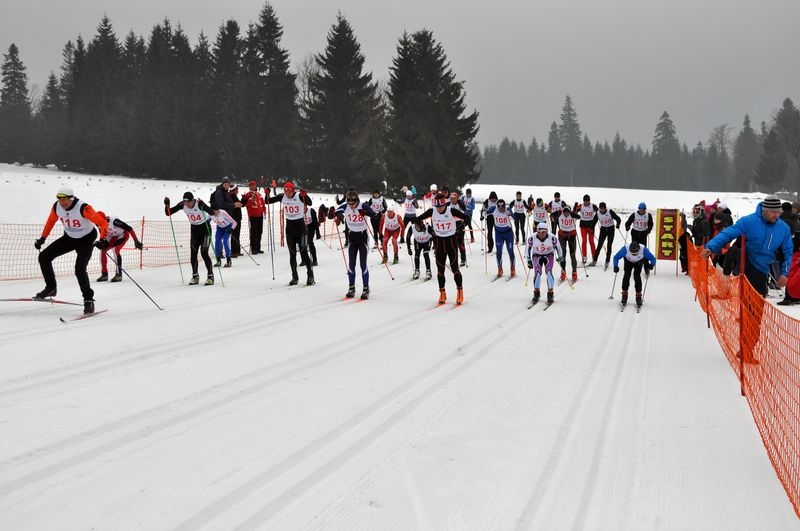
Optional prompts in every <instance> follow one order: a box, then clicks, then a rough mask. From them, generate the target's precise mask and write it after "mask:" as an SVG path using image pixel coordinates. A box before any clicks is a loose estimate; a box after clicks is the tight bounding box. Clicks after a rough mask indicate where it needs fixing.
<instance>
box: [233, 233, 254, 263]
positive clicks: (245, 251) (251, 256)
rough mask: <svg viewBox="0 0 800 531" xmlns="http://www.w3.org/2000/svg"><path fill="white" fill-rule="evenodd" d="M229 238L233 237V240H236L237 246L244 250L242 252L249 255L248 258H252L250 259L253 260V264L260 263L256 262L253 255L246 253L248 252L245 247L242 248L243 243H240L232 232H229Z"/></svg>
mask: <svg viewBox="0 0 800 531" xmlns="http://www.w3.org/2000/svg"><path fill="white" fill-rule="evenodd" d="M231 238H233V239H234V241H236V243H238V244H239V248H241V250H242V251H244V254H246V255H247V256H249V257H250V260H252V261H253V263H254V264H255V265H257V266H260V265H261V264H259V263H258V262H256V259H255V258H253V255H251V254H250V253H248V252H247V249H245V248H244V245H242V242H240V241H239V239H238V238H236V236H234V235H233V234H231Z"/></svg>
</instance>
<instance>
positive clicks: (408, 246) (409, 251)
mask: <svg viewBox="0 0 800 531" xmlns="http://www.w3.org/2000/svg"><path fill="white" fill-rule="evenodd" d="M406 249H408V256H411V246H410V245H406Z"/></svg>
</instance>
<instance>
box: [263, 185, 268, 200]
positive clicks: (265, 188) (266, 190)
mask: <svg viewBox="0 0 800 531" xmlns="http://www.w3.org/2000/svg"><path fill="white" fill-rule="evenodd" d="M264 195H265V196H267V197H269V188H267V187H266V186H265V187H264Z"/></svg>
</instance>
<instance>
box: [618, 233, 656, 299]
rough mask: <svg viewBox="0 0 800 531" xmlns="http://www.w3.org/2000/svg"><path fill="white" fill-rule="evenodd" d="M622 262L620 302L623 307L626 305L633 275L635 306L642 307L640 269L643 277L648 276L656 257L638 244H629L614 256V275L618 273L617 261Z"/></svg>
mask: <svg viewBox="0 0 800 531" xmlns="http://www.w3.org/2000/svg"><path fill="white" fill-rule="evenodd" d="M620 260H624V262H625V265H624V268H625V272H624V273H623V275H622V297H621V298H620V302H621V303H622V305H623V306H624V305H625V304H628V288H629V287H630V285H631V273H633V286H634V288H636V306H641V305H642V267H644V274H645V276H650V270H651V269H653V268H654V267H655V266H656V257H655V256H653V253H651V252H650V249H648V248H647V247H645V246H644V245H641V244H640V243H639V242H635V241H634V242H631V243H630V245H628V246H627V247H626V246H622V248H621V249H620V250H619V251H617V254H615V255H614V273H619V261H620Z"/></svg>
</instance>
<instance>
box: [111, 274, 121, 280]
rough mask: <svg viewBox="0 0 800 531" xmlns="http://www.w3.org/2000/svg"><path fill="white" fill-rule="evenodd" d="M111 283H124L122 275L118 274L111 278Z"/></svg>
mask: <svg viewBox="0 0 800 531" xmlns="http://www.w3.org/2000/svg"><path fill="white" fill-rule="evenodd" d="M111 282H122V275H120V274H119V273H117V274H116V275H114V276H113V277H111Z"/></svg>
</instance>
